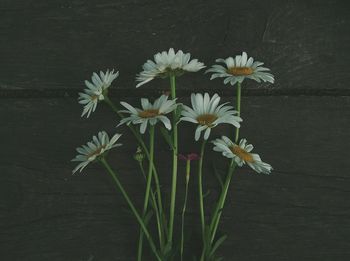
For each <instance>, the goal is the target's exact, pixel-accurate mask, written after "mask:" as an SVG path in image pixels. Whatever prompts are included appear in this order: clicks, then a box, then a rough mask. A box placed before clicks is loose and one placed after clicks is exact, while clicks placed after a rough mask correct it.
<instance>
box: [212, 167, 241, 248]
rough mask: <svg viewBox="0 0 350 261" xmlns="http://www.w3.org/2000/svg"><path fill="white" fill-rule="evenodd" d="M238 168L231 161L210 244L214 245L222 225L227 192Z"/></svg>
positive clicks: (214, 217) (215, 213) (216, 212)
mask: <svg viewBox="0 0 350 261" xmlns="http://www.w3.org/2000/svg"><path fill="white" fill-rule="evenodd" d="M235 168H236V164H235V162H234V160H231V163H230V167H229V171H228V174H227V176H226V180H225V183H224V187H223V190H222V192H221V195H220V198H219V202H218V204H217V206H216V208H215V211H214V214H213V219H212V221H211V223H210V231H211V238H210V243H211V244H212V243H213V241H214V239H215V235H216V231H217V229H218V226H219V223H220V218H221V214H222V211H223V208H224V205H225V201H226V196H227V192H228V188H229V186H230V182H231V179H232V175H233V172H234V170H235Z"/></svg>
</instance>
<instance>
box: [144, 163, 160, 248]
mask: <svg viewBox="0 0 350 261" xmlns="http://www.w3.org/2000/svg"><path fill="white" fill-rule="evenodd" d="M139 167H140V170H141V172H142V175H143V177H144V178H145V180H147V177H146V173H145V170H144V168H143V165H142V163H141V162H139ZM150 195H151V204H152V207H153V209H154V211H155V212H156V218H157V229H158V237H159V241H160V239H161V238H163V234H162V225H161V216H160V214H159V210H158V206H157V201H156V198H155V196H154V193H153V191H151V193H150ZM160 247H161V250H162V248H163V245H161V246H160Z"/></svg>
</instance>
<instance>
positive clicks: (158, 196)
mask: <svg viewBox="0 0 350 261" xmlns="http://www.w3.org/2000/svg"><path fill="white" fill-rule="evenodd" d="M104 101H105V102H106V103H107V104H108V105H109V106H110V107H111V109H112V110H113V111H114V112H115V113H116V114H117V115H118V116H119V118H121V119H123V118H124V116H123V114H122V113H120V112H119V110H118V108H117V107H116V106H115V105H114V103H113V102H112V101H111V100H110V99H109V98H108V96H105V99H104ZM127 126H128V127H129V129H130V130H131V132H132V134H133V135H134V136H135V138H136V139H137V142H138V143H139V144H140V146H141V147H142V149H143V151H144V152H145V154H146V157H147V159H148V160H150V153H149V151H148V148H147V146H146V144H145V143H144V142H143V140H142V137H141V135H140V133H138V132H137V131H136V129H135V128H134V126H133V125H131V124H129V125H127ZM152 168H153V177H154V181H155V184H156V190H157V200H158V208H159V214H160V216H161V217H163V219H164V222H165V223H166V219H165V216H164V215H163V203H162V196H161V192H160V182H159V177H158V173H157V170H156V167H155V165H154V164H152ZM164 229H165V230H166V227H164ZM165 232H166V231H165Z"/></svg>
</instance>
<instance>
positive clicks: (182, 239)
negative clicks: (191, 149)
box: [180, 160, 191, 261]
mask: <svg viewBox="0 0 350 261" xmlns="http://www.w3.org/2000/svg"><path fill="white" fill-rule="evenodd" d="M190 172H191V161H190V160H187V161H186V188H185V200H184V205H183V208H182V217H181V249H180V252H181V261H182V260H183V253H184V234H185V233H184V230H185V212H186V206H187V194H188V183H189V181H190Z"/></svg>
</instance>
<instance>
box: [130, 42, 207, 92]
mask: <svg viewBox="0 0 350 261" xmlns="http://www.w3.org/2000/svg"><path fill="white" fill-rule="evenodd" d="M190 58H191V54H190V53H183V51H181V50H179V51H178V52H177V53H175V51H174V49H173V48H170V49H169V51H168V52H166V51H163V52H161V53H157V54H155V55H154V61H151V60H148V61H147V62H146V63H145V64H144V65H143V66H142V69H143V71H142V72H141V73H140V74H138V75H137V76H136V81H138V82H140V83H138V84H137V85H136V88H138V87H140V86H141V85H143V84H145V83H147V82H149V81H151V80H153V79H154V78H156V77H160V78H165V77H168V76H169V75H176V76H178V75H182V74H183V73H184V72H197V71H199V70H201V69H203V68H204V67H205V66H204V64H203V63H201V62H198V59H193V60H191V61H190Z"/></svg>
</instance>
